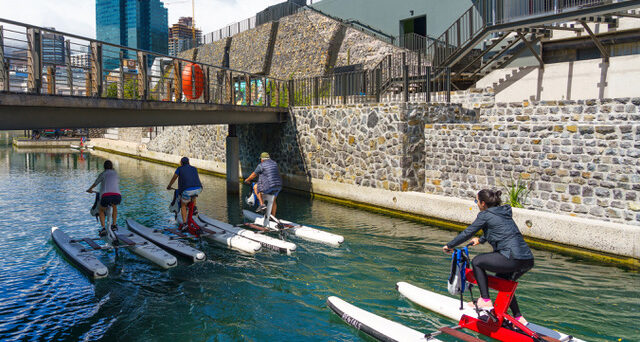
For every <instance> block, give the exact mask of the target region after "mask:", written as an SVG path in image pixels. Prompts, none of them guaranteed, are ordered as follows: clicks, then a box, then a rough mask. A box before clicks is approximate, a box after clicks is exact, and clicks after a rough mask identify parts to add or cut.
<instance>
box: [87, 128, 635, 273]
mask: <svg viewBox="0 0 640 342" xmlns="http://www.w3.org/2000/svg"><path fill="white" fill-rule="evenodd" d="M91 142H92V143H93V145H94V148H96V149H100V150H104V151H107V152H112V153H116V154H121V155H126V156H130V157H133V158H138V159H143V160H147V161H152V162H159V163H162V164H167V165H172V166H177V163H178V161H179V158H180V157H179V156H174V155H170V154H165V153H158V152H153V151H148V150H146V146H144V145H139V144H135V143H130V142H124V141H118V140H110V139H92V140H91ZM191 163H192V165H194V166H195V167H197V168H199V169H200V170H202V171H203V172H205V173H210V174H214V175H218V176H224V173H225V171H226V168H225V166H224V164H221V163H216V162H211V161H206V160H198V159H191ZM207 171H208V172H207ZM283 178H284V182H285V184H286V186H287V188H289V189H293V190H297V191H301V192H304V193H311V194H312V195H313V196H315V197H318V198H320V199H324V200H328V201H331V202H335V203H340V204H343V205H349V206H354V207H358V208H362V209H366V210H371V211H376V212H381V213H385V214H390V215H393V216H399V217H404V218H408V219H411V220H418V221H422V222H426V223H428V224H431V225H435V226H439V227H442V228H447V229H452V230H462V229H464V228H465V227H466V226H467V225H468V224H470V223H471V222H473V220H474V219H475V218H476V216H477V214H478V209H477V206H476V205H475V203H474V202H473V201H471V200H464V199H458V198H452V197H445V196H439V195H431V194H425V193H418V192H399V191H390V190H384V189H375V188H368V187H362V186H357V185H351V184H343V183H336V182H331V181H326V180H319V179H308V178H306V177H300V176H293V175H284V176H283ZM513 213H514V220H515V221H516V223H517V224H518V227H519V228H520V230H521V231H522V233H523V235H524V236H525V238H526V239H527V241H528V242H529V243H530V244H531V245H533V246H535V247H539V248H542V249H547V250H553V251H557V252H560V253H563V254H570V255H577V256H580V257H585V258H589V259H594V260H599V261H603V262H609V263H615V264H620V265H624V266H628V267H632V268H639V267H640V227H639V226H632V225H624V224H617V223H611V222H606V221H598V220H592V219H585V218H578V217H573V216H568V215H560V214H553V213H547V212H538V211H534V210H527V209H518V208H514V209H513Z"/></svg>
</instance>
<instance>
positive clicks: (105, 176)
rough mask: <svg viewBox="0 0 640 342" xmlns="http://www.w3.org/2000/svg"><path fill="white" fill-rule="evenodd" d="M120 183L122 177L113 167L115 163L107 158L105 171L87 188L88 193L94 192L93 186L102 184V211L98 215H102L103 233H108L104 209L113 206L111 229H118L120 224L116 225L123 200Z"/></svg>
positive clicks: (100, 202) (100, 204)
mask: <svg viewBox="0 0 640 342" xmlns="http://www.w3.org/2000/svg"><path fill="white" fill-rule="evenodd" d="M119 183H120V177H119V176H118V173H117V172H116V170H114V169H113V163H112V162H111V161H110V160H107V161H105V162H104V171H102V173H100V175H98V178H97V179H96V181H95V182H93V184H92V185H91V187H90V188H89V189H88V190H87V192H88V193H92V192H94V191H93V188H95V187H96V186H97V185H98V184H100V201H99V210H100V211H99V214H98V216H99V217H100V225H101V226H102V231H100V234H101V235H102V234H104V233H106V231H105V230H104V228H105V227H104V211H105V209H106V208H108V207H109V206H111V207H112V208H113V212H112V214H111V218H112V222H111V223H112V224H111V229H113V230H117V229H118V226H117V225H116V222H117V221H116V220H117V218H118V204H120V202H121V201H122V197H121V196H120V185H119Z"/></svg>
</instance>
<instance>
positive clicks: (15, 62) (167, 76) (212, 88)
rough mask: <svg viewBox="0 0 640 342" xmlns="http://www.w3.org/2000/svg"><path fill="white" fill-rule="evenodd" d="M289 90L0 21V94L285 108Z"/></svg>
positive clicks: (279, 83) (265, 80) (266, 80)
mask: <svg viewBox="0 0 640 342" xmlns="http://www.w3.org/2000/svg"><path fill="white" fill-rule="evenodd" d="M190 75H195V76H194V77H191V78H189V76H190ZM190 79H191V81H190ZM290 86H292V84H291V82H289V81H283V80H280V79H276V78H272V77H265V76H263V75H255V74H250V73H246V72H241V71H237V70H232V69H228V68H222V67H220V66H216V65H210V64H206V63H202V62H196V61H192V60H189V59H185V58H178V57H172V56H168V55H164V54H159V53H155V52H150V51H144V50H140V49H133V48H129V47H126V46H120V45H116V44H111V43H107V42H102V41H98V40H95V39H91V38H86V37H82V36H78V35H74V34H69V33H64V32H60V31H56V30H54V29H50V28H43V27H38V26H33V25H29V24H25V23H20V22H15V21H11V20H6V19H1V18H0V91H5V92H23V93H31V94H49V95H67V96H69V95H71V96H85V97H96V98H117V99H127V100H143V101H168V102H195V103H208V104H225V105H243V106H263V107H265V106H266V107H288V106H289V97H288V95H287V94H289V93H291V92H289V91H288V87H290ZM183 88H184V89H183ZM190 89H191V90H190Z"/></svg>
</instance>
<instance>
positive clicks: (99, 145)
mask: <svg viewBox="0 0 640 342" xmlns="http://www.w3.org/2000/svg"><path fill="white" fill-rule="evenodd" d="M91 144H92V145H93V148H95V149H97V150H102V151H106V152H111V153H115V154H120V155H125V156H128V157H133V158H138V159H142V160H147V161H151V162H155V163H161V164H165V165H170V166H179V164H180V158H181V157H180V156H175V155H172V154H167V153H162V152H155V151H149V150H147V146H146V145H144V144H136V143H133V142H128V141H121V140H111V139H104V138H94V139H91ZM189 163H190V164H191V165H193V166H195V167H197V168H198V169H200V170H202V171H203V172H204V173H209V174H214V175H217V176H224V175H225V173H226V170H227V169H226V166H225V164H223V163H218V162H214V161H210V160H203V159H195V158H189Z"/></svg>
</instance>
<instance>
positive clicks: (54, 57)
mask: <svg viewBox="0 0 640 342" xmlns="http://www.w3.org/2000/svg"><path fill="white" fill-rule="evenodd" d="M45 29H50V30H52V31H55V27H45ZM64 54H65V52H64V36H63V35H60V34H56V33H51V32H47V31H46V30H45V31H43V32H42V64H43V65H64V64H65V60H64Z"/></svg>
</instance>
